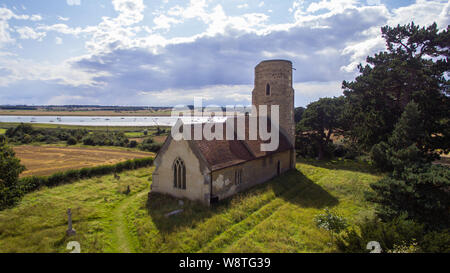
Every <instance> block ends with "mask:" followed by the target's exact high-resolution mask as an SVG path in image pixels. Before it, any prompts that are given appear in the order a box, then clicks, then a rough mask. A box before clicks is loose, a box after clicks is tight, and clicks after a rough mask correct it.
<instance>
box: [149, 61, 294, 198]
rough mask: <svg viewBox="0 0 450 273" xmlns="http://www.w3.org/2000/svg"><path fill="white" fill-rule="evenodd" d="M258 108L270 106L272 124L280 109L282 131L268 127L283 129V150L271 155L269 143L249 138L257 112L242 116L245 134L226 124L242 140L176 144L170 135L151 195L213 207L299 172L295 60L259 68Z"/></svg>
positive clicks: (254, 98) (231, 119) (254, 102)
mask: <svg viewBox="0 0 450 273" xmlns="http://www.w3.org/2000/svg"><path fill="white" fill-rule="evenodd" d="M252 105H254V109H256V110H258V109H259V108H260V106H262V105H267V108H268V109H269V110H268V111H267V113H268V114H267V117H266V118H267V121H270V118H271V117H270V113H271V111H270V108H271V106H272V105H278V107H279V122H278V124H279V128H270V127H271V126H270V124H271V123H270V122H269V125H267V124H266V126H267V127H269V128H268V130H274V129H278V130H277V131H278V134H279V138H278V148H276V149H274V150H272V151H265V150H264V149H261V147H262V146H261V144H264V143H267V140H263V139H262V138H261V137H259V136H257V137H256V138H252V137H250V136H249V130H250V124H252V119H256V117H255V116H256V115H255V113H254V112H252V113H251V115H245V116H243V117H241V118H242V119H243V121H244V124H245V130H244V134H243V135H242V133H240V132H238V130H237V129H235V128H236V127H237V126H231V127H229V126H225V129H224V130H223V134H224V135H225V134H227V133H228V134H231V135H234V136H237V135H238V134H241V137H236V138H233V139H228V138H225V137H224V138H222V139H212V140H210V139H206V138H201V139H195V138H194V139H180V140H175V139H174V138H173V136H171V135H169V136H168V137H167V139H166V141H165V143H164V145H163V146H162V148H161V150H160V152H159V153H158V155H157V156H156V158H155V161H154V164H155V170H154V172H153V178H152V179H153V182H152V185H151V192H158V193H163V194H169V195H171V196H174V197H176V198H187V199H190V200H197V201H200V202H202V203H204V204H206V205H210V204H212V203H215V202H218V201H220V200H223V199H225V198H227V197H230V196H232V195H234V194H236V193H238V192H241V191H243V190H245V189H248V188H250V187H252V186H254V185H257V184H260V183H264V182H266V181H268V180H270V179H272V178H274V177H276V176H278V175H280V174H282V173H284V172H286V171H288V170H290V169H292V168H295V149H294V145H295V122H294V89H293V86H292V62H291V61H288V60H265V61H262V62H260V63H259V64H258V65H257V66H256V67H255V83H254V89H253V92H252ZM256 113H258V112H256ZM238 119H239V118H238V117H229V118H228V120H227V123H229V122H231V123H233V124H237V123H238ZM257 120H260V119H257ZM205 124H206V123H205ZM205 124H201V126H205ZM190 126H191V127H192V128H191V127H188V130H189V129H190V130H194V128H193V126H194V125H190ZM257 126H260V124H257ZM272 127H273V126H272ZM184 128H186V127H184Z"/></svg>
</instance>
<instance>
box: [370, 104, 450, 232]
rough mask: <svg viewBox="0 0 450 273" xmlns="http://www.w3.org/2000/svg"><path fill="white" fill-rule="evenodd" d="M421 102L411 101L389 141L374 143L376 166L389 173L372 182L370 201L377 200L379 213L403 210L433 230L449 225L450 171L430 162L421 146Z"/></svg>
mask: <svg viewBox="0 0 450 273" xmlns="http://www.w3.org/2000/svg"><path fill="white" fill-rule="evenodd" d="M420 117H421V115H420V111H419V107H418V104H417V103H415V102H410V103H409V104H408V105H407V106H406V107H405V111H404V112H403V114H402V116H401V117H400V119H399V121H398V122H397V124H396V125H395V129H394V131H393V133H392V135H391V136H390V137H389V139H388V141H387V142H380V143H379V144H376V145H374V146H373V148H372V151H371V156H372V158H373V161H374V163H375V165H376V166H378V167H379V168H380V169H382V170H383V171H389V172H390V174H389V175H388V176H387V177H385V178H383V179H381V180H379V181H378V182H376V183H374V184H372V185H371V187H372V189H373V190H374V192H373V193H369V194H368V196H367V197H368V200H369V201H372V202H375V203H377V204H378V205H379V206H378V208H377V212H378V215H379V216H380V217H381V218H382V219H384V220H390V219H392V218H394V217H397V216H398V215H400V214H402V213H406V215H407V216H408V217H409V218H410V219H414V220H415V221H418V222H419V223H424V224H426V225H427V226H428V227H431V228H432V229H436V228H437V229H441V228H448V227H450V223H449V221H450V219H448V217H442V215H446V214H448V208H449V207H450V192H449V191H448V189H450V170H449V169H448V168H447V167H443V166H436V165H431V163H430V161H431V160H432V159H433V156H432V155H430V154H429V153H426V152H424V151H423V150H421V149H420V145H422V143H421V142H420V140H421V139H423V134H424V130H423V124H424V123H425V121H423V120H422V119H421V118H420Z"/></svg>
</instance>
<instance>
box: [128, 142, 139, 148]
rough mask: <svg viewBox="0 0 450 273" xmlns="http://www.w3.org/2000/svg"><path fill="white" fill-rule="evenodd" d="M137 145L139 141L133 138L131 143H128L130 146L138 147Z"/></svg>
mask: <svg viewBox="0 0 450 273" xmlns="http://www.w3.org/2000/svg"><path fill="white" fill-rule="evenodd" d="M137 145H138V143H137V141H136V140H132V141H130V143H129V144H128V147H130V148H136V147H137Z"/></svg>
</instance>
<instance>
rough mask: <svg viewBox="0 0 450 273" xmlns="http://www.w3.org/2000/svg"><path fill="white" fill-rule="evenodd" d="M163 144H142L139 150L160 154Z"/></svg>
mask: <svg viewBox="0 0 450 273" xmlns="http://www.w3.org/2000/svg"><path fill="white" fill-rule="evenodd" d="M162 145H163V144H161V143H142V144H141V145H139V149H140V150H142V151H147V152H154V153H158V152H159V150H160V149H161V147H162Z"/></svg>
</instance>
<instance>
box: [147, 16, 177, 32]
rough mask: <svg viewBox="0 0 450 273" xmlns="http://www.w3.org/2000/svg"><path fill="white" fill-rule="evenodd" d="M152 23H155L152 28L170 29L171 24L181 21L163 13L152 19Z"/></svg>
mask: <svg viewBox="0 0 450 273" xmlns="http://www.w3.org/2000/svg"><path fill="white" fill-rule="evenodd" d="M153 23H155V27H154V29H155V30H156V29H166V30H168V29H170V27H171V25H173V24H178V23H181V20H177V19H175V18H173V17H167V16H166V15H164V14H161V15H159V16H158V17H155V19H153Z"/></svg>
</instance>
